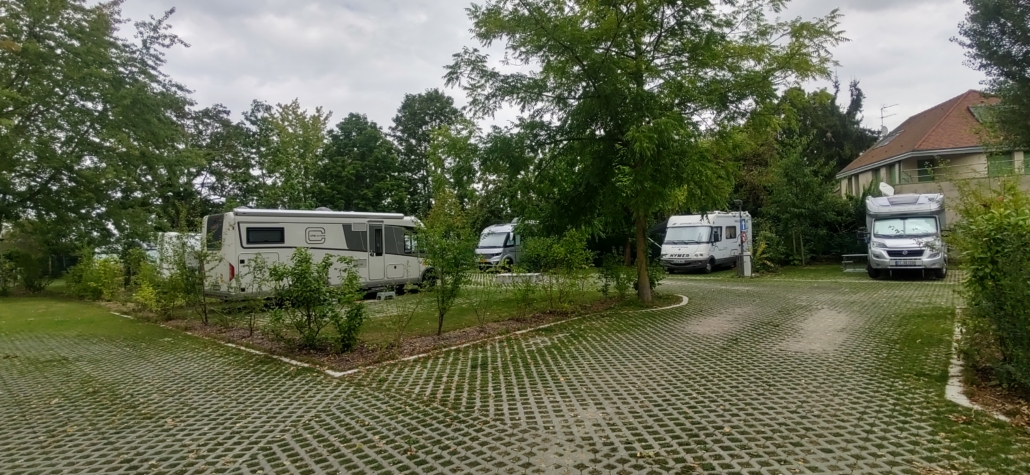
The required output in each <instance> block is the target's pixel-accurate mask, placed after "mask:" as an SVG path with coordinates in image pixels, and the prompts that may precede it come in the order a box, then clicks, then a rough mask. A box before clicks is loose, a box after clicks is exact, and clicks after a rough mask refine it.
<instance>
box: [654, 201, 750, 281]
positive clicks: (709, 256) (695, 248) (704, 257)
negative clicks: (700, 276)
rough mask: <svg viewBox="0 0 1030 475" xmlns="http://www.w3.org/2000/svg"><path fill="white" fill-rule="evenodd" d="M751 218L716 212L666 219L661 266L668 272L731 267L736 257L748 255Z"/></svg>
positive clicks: (740, 214) (707, 270)
mask: <svg viewBox="0 0 1030 475" xmlns="http://www.w3.org/2000/svg"><path fill="white" fill-rule="evenodd" d="M750 230H751V215H750V214H748V213H739V214H738V213H726V212H720V211H716V212H713V213H708V214H705V215H692V216H673V217H671V218H669V222H668V225H667V226H666V231H665V242H664V243H663V244H662V256H661V262H662V267H665V270H667V271H668V272H670V273H676V272H685V271H689V270H700V271H702V272H704V273H709V272H712V270H713V269H715V268H716V267H719V266H727V267H733V266H735V265H736V264H737V256H739V255H740V251H741V242H743V250H744V252H751V241H752V239H753V236H752V235H751V233H750Z"/></svg>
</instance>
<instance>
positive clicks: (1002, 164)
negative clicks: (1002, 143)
mask: <svg viewBox="0 0 1030 475" xmlns="http://www.w3.org/2000/svg"><path fill="white" fill-rule="evenodd" d="M1015 171H1016V162H1015V157H1014V156H1013V155H1012V154H1011V153H1008V154H1001V153H998V154H994V155H988V156H987V176H991V177H995V176H1008V175H1011V174H1013V173H1015Z"/></svg>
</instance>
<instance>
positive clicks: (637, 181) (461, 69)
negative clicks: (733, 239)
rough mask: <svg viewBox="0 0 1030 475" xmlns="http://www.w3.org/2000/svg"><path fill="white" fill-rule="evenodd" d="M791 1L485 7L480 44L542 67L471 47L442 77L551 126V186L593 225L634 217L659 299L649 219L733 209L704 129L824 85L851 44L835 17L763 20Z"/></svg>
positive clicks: (483, 110)
mask: <svg viewBox="0 0 1030 475" xmlns="http://www.w3.org/2000/svg"><path fill="white" fill-rule="evenodd" d="M785 3H786V2H785V1H784V0H747V1H741V2H736V1H735V2H716V1H711V0H691V1H689V2H683V1H682V0H605V1H601V2H598V1H588V0H571V1H567V0H487V1H486V2H485V3H484V4H482V5H473V6H472V7H470V8H469V16H470V18H471V19H472V21H473V29H472V31H473V35H474V37H475V38H476V39H477V40H479V42H480V43H481V44H482V45H483V46H487V47H488V46H490V45H492V44H493V43H495V42H500V43H502V44H503V45H504V46H505V48H506V55H505V59H506V61H507V62H509V63H515V64H519V65H523V66H527V67H529V68H532V69H533V71H531V72H512V73H506V72H502V71H498V70H496V69H494V68H492V67H490V66H489V60H488V58H487V56H486V55H485V54H484V53H482V52H480V51H479V50H477V49H469V48H466V49H464V50H463V51H462V52H460V53H458V54H456V55H455V58H454V62H453V63H452V65H451V66H449V70H448V72H447V75H446V78H447V83H448V85H460V86H461V87H463V88H464V89H465V91H466V93H467V94H468V96H469V98H470V106H469V107H470V110H471V111H472V112H473V113H474V114H475V115H476V116H479V117H484V116H489V115H492V114H493V113H494V112H496V111H497V110H498V109H499V108H500V107H502V106H503V105H513V106H515V107H517V108H519V110H521V111H522V113H523V115H524V116H526V117H527V118H529V119H531V120H535V121H540V122H543V123H546V124H549V126H550V129H551V130H550V131H549V132H548V134H547V135H548V137H549V139H550V143H553V144H554V145H553V147H554V148H553V150H552V151H551V152H550V153H549V157H548V158H547V159H546V160H549V161H551V163H548V164H547V167H546V169H547V174H548V175H550V176H551V177H550V178H547V181H548V182H550V183H552V184H554V185H555V186H558V187H559V188H558V189H559V190H560V192H558V193H555V194H554V195H555V196H554V197H555V198H559V199H557V200H555V203H557V204H558V205H559V206H560V207H555V208H552V210H551V212H550V213H549V214H550V215H552V216H553V215H555V214H563V215H572V216H574V217H575V218H576V219H578V220H581V221H587V224H589V225H591V226H592V227H595V228H596V223H597V222H600V221H606V220H608V221H611V220H621V219H622V217H623V216H624V213H625V212H626V211H629V212H630V213H631V214H632V217H633V221H634V224H635V229H636V236H637V239H636V241H637V246H636V248H637V249H636V254H637V263H638V265H637V274H638V281H639V283H640V285H638V296H639V298H640V299H641V300H643V301H645V302H650V301H651V289H650V286H649V285H648V277H647V253H646V250H647V249H646V246H647V240H646V236H645V233H646V230H647V224H648V222H647V221H648V219H649V217H651V216H652V215H653V214H655V213H657V212H661V211H671V210H674V209H678V208H681V207H683V206H689V207H691V208H694V209H706V208H707V209H714V208H715V207H718V206H721V205H723V204H724V203H725V199H726V195H727V193H728V177H727V176H726V173H725V171H724V167H723V166H722V165H721V164H719V163H716V161H715V160H713V159H712V156H711V153H710V147H709V143H708V139H707V138H706V130H709V129H712V128H719V127H720V126H721V125H722V124H725V123H727V122H732V121H735V120H739V119H740V118H741V117H742V115H743V114H745V113H746V112H747V111H748V110H749V109H750V108H751V105H752V104H754V103H756V102H757V103H762V102H766V101H769V100H771V99H772V98H774V97H775V93H776V89H777V88H778V87H781V86H783V85H789V84H793V83H797V82H798V81H801V80H806V79H810V78H815V77H826V76H827V75H828V67H829V66H830V65H831V64H832V59H831V57H830V54H829V51H828V47H829V46H832V45H835V44H837V43H839V42H840V41H842V40H843V38H842V37H841V36H840V32H839V31H837V27H838V18H839V15H838V14H837V13H836V12H833V13H831V14H830V15H829V16H827V17H825V18H822V19H819V20H816V21H811V22H809V21H802V20H800V19H797V20H792V21H785V22H780V21H777V22H770V21H768V20H767V13H768V12H769V11H773V12H780V11H781V9H782V7H783V6H784V4H785Z"/></svg>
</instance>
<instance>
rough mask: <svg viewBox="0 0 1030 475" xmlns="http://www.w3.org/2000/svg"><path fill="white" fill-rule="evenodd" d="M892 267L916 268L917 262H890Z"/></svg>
mask: <svg viewBox="0 0 1030 475" xmlns="http://www.w3.org/2000/svg"><path fill="white" fill-rule="evenodd" d="M891 265H892V266H894V267H918V266H919V261H891Z"/></svg>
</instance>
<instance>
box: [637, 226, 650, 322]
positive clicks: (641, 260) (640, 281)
mask: <svg viewBox="0 0 1030 475" xmlns="http://www.w3.org/2000/svg"><path fill="white" fill-rule="evenodd" d="M646 219H647V218H646V217H644V216H643V215H640V216H637V298H639V299H640V301H641V302H644V303H645V304H650V303H651V281H650V280H648V278H647V235H646V234H645V233H646V232H647V229H646V228H647V221H646Z"/></svg>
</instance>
